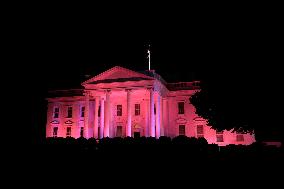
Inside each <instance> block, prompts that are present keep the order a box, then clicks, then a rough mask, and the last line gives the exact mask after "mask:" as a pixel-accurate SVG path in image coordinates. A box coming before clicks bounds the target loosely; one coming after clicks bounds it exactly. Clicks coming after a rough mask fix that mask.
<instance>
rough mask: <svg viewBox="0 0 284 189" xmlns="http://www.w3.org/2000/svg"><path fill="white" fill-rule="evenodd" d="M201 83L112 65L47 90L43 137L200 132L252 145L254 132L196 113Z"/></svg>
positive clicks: (218, 141) (221, 140)
mask: <svg viewBox="0 0 284 189" xmlns="http://www.w3.org/2000/svg"><path fill="white" fill-rule="evenodd" d="M198 90H200V89H199V82H198V81H193V82H179V83H167V82H166V81H164V80H163V78H162V77H161V76H160V75H159V74H157V73H155V71H154V70H148V71H143V72H136V71H132V70H129V69H126V68H122V67H119V66H115V67H113V68H111V69H109V70H107V71H105V72H103V73H101V74H99V75H97V76H95V77H92V78H90V79H89V80H87V81H85V82H83V83H82V89H71V90H57V91H51V96H50V97H49V98H48V99H47V100H48V111H47V124H46V137H68V136H70V137H74V138H79V137H85V138H91V137H94V138H102V137H126V136H130V137H139V136H146V137H156V138H159V137H160V136H168V137H171V138H173V137H176V136H178V135H186V136H188V137H204V138H205V139H206V140H207V141H208V143H215V144H218V145H228V144H251V143H253V142H255V138H254V135H253V134H252V135H251V134H241V133H235V132H231V131H223V132H216V131H215V130H213V129H211V128H210V126H208V125H207V121H206V120H204V119H203V118H202V117H200V116H198V115H196V114H195V108H194V106H193V105H192V104H191V103H190V96H191V95H193V94H194V93H195V92H197V91H198Z"/></svg>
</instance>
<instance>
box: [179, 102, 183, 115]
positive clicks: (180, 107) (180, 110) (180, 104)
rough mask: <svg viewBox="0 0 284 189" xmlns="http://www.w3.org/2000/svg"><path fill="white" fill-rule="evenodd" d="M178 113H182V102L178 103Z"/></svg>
mask: <svg viewBox="0 0 284 189" xmlns="http://www.w3.org/2000/svg"><path fill="white" fill-rule="evenodd" d="M178 114H184V102H179V103H178Z"/></svg>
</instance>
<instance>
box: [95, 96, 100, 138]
mask: <svg viewBox="0 0 284 189" xmlns="http://www.w3.org/2000/svg"><path fill="white" fill-rule="evenodd" d="M99 103H100V102H99V98H98V97H96V99H95V112H94V113H95V120H94V121H95V123H94V138H96V139H97V138H99V133H98V127H99V116H98V111H99Z"/></svg>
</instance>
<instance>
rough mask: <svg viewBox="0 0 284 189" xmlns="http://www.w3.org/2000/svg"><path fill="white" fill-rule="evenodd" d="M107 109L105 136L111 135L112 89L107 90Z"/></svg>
mask: <svg viewBox="0 0 284 189" xmlns="http://www.w3.org/2000/svg"><path fill="white" fill-rule="evenodd" d="M105 103H106V109H105V127H104V137H109V125H110V91H109V90H108V91H106V102H105Z"/></svg>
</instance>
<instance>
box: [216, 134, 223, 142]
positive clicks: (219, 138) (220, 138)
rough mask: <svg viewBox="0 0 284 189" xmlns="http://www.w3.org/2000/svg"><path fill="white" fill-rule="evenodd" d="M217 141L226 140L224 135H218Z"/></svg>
mask: <svg viewBox="0 0 284 189" xmlns="http://www.w3.org/2000/svg"><path fill="white" fill-rule="evenodd" d="M216 140H217V142H224V138H223V135H216Z"/></svg>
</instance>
